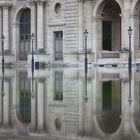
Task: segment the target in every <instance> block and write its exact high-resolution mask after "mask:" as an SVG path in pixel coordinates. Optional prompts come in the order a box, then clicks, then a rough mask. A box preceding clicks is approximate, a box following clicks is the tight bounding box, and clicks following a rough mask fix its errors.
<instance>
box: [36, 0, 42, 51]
mask: <svg viewBox="0 0 140 140" xmlns="http://www.w3.org/2000/svg"><path fill="white" fill-rule="evenodd" d="M37 49H38V50H40V49H43V1H41V0H40V1H37Z"/></svg>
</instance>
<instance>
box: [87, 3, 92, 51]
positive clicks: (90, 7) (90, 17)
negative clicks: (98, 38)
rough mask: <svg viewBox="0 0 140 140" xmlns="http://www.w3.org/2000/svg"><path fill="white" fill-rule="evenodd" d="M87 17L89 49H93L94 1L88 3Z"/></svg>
mask: <svg viewBox="0 0 140 140" xmlns="http://www.w3.org/2000/svg"><path fill="white" fill-rule="evenodd" d="M85 6H86V8H85V14H86V15H85V17H86V29H87V31H88V38H87V47H88V48H90V49H91V48H92V37H93V36H92V1H90V0H88V1H86V5H85Z"/></svg>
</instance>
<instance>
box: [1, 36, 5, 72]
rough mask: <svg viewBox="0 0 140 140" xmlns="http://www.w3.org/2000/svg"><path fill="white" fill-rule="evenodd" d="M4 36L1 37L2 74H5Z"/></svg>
mask: <svg viewBox="0 0 140 140" xmlns="http://www.w3.org/2000/svg"><path fill="white" fill-rule="evenodd" d="M4 40H5V37H4V35H2V36H1V42H2V72H4Z"/></svg>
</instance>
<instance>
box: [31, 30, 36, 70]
mask: <svg viewBox="0 0 140 140" xmlns="http://www.w3.org/2000/svg"><path fill="white" fill-rule="evenodd" d="M34 39H35V35H34V33H32V34H31V41H32V71H34V48H33V43H34Z"/></svg>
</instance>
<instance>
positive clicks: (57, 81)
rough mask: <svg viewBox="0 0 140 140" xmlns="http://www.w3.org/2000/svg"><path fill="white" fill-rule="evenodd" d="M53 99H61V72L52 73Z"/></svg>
mask: <svg viewBox="0 0 140 140" xmlns="http://www.w3.org/2000/svg"><path fill="white" fill-rule="evenodd" d="M54 100H59V101H63V72H62V71H55V73H54Z"/></svg>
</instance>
